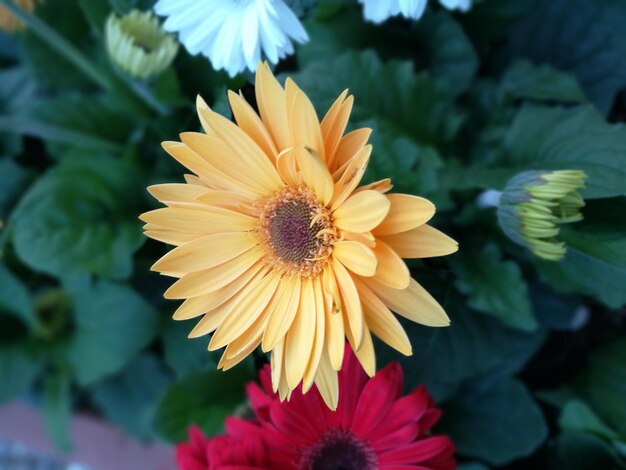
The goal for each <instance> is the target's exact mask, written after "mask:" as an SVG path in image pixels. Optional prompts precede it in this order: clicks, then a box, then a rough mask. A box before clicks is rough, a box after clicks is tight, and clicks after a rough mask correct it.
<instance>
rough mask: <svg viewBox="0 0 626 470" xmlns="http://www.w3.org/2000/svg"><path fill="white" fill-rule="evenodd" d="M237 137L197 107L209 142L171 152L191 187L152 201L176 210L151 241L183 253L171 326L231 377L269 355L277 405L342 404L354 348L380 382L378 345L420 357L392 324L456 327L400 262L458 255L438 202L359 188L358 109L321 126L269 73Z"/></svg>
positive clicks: (174, 146)
mask: <svg viewBox="0 0 626 470" xmlns="http://www.w3.org/2000/svg"><path fill="white" fill-rule="evenodd" d="M228 97H229V101H230V105H231V108H232V111H233V114H234V117H235V120H236V124H235V123H233V122H231V121H230V120H228V119H226V118H225V117H223V116H221V115H219V114H217V113H215V112H213V111H212V110H211V109H210V108H209V107H208V106H207V105H206V103H205V102H204V101H202V99H200V98H198V102H197V108H198V114H199V117H200V121H201V123H202V126H203V128H204V131H205V132H204V133H198V132H185V133H183V134H181V142H164V143H163V147H164V148H165V150H166V151H167V152H168V153H169V154H170V155H171V156H172V157H174V158H175V159H176V160H178V161H179V162H180V163H181V164H182V165H183V166H185V167H186V168H187V169H189V171H191V174H188V175H186V176H185V180H186V183H184V184H160V185H156V186H151V187H150V188H148V190H149V191H150V193H151V194H152V195H153V196H154V197H156V198H157V199H158V200H159V201H161V202H162V203H163V204H165V205H166V207H164V208H161V209H157V210H153V211H150V212H147V213H145V214H143V215H142V216H141V219H142V220H143V221H144V222H145V223H146V225H145V227H144V228H145V231H146V232H145V233H146V235H147V236H149V237H151V238H154V239H156V240H160V241H162V242H165V243H168V244H170V245H174V246H175V247H176V248H174V249H173V250H172V251H170V252H169V253H167V254H166V255H165V256H163V257H162V258H161V259H160V260H159V261H157V262H156V263H155V265H154V266H153V268H152V269H153V270H155V271H159V272H161V273H162V274H164V275H167V276H171V277H174V278H176V279H177V280H176V282H174V284H173V285H172V286H171V287H170V288H169V289H168V290H167V291H166V292H165V297H166V298H168V299H184V302H183V303H182V305H181V306H180V307H179V308H178V310H176V312H175V314H174V318H175V319H177V320H185V319H190V318H196V317H201V319H200V321H199V322H198V323H197V325H196V326H195V328H194V329H193V330H192V331H191V333H190V337H198V336H203V335H206V334H209V333H212V338H211V341H210V343H209V350H216V349H219V348H222V347H226V349H225V351H224V354H223V356H222V359H221V361H220V363H219V367H220V368H222V369H228V368H231V367H233V366H234V365H235V364H237V363H238V362H240V361H241V360H242V359H244V358H245V357H246V356H247V355H249V354H250V353H251V352H252V351H253V350H254V349H256V348H257V347H258V346H259V345H260V346H261V348H262V350H263V351H265V352H270V354H271V355H270V359H271V369H272V373H271V376H272V383H273V387H274V389H275V390H276V391H277V392H278V393H279V394H280V396H281V398H283V399H284V398H286V397H288V396H289V394H290V393H291V391H292V390H294V389H295V388H296V387H298V386H299V385H300V384H302V387H303V391H304V392H306V391H307V390H309V389H310V388H311V386H312V385H313V384H314V383H315V384H316V385H317V387H318V389H319V390H320V392H321V393H322V395H323V397H324V400H325V401H326V403H327V404H328V406H329V407H331V408H333V409H334V408H335V407H336V405H337V399H338V386H337V371H338V370H339V369H340V368H341V364H342V360H343V355H344V343H345V339H346V338H347V339H348V342H349V344H350V346H351V347H352V349H353V350H354V352H355V354H356V356H357V358H358V359H359V361H360V363H361V365H362V366H363V368H364V369H365V371H366V372H367V373H368V374H369V375H370V376H371V375H373V374H374V372H375V369H376V364H375V353H374V346H373V343H372V333H374V334H375V335H376V336H378V337H379V338H380V339H381V340H382V341H384V342H386V343H387V344H389V345H390V346H392V347H394V348H395V349H397V350H398V351H400V352H401V353H403V354H406V355H410V354H411V352H412V351H411V344H410V342H409V339H408V337H407V335H406V333H405V332H404V330H403V328H402V326H401V325H400V322H399V321H398V319H397V318H396V317H395V315H394V314H393V313H392V311H394V312H396V313H397V314H399V315H401V316H403V317H406V318H408V319H410V320H412V321H415V322H418V323H421V324H424V325H428V326H434V327H441V326H447V325H449V323H450V321H449V319H448V316H447V315H446V314H445V312H444V311H443V309H442V308H441V306H440V305H439V304H438V303H437V301H436V300H435V299H433V297H432V296H430V295H429V294H428V293H427V292H426V291H425V290H424V289H423V288H422V287H421V286H420V285H419V284H418V283H417V281H415V280H414V279H412V278H411V275H410V273H409V269H408V268H407V266H406V264H405V263H404V261H403V260H402V258H426V257H433V256H442V255H447V254H450V253H453V252H455V251H456V250H457V243H456V242H455V241H454V240H452V239H451V238H449V237H447V236H446V235H444V234H443V233H441V232H439V231H438V230H436V229H434V228H433V227H431V226H429V225H427V224H426V222H428V221H429V220H430V218H431V217H432V216H433V215H434V213H435V207H434V205H433V204H432V203H430V202H429V201H428V200H426V199H423V198H421V197H417V196H411V195H407V194H388V193H389V191H390V190H391V187H392V186H391V182H390V180H388V179H386V180H381V181H378V182H375V183H372V184H369V185H366V186H362V187H359V183H360V182H361V179H362V177H363V174H364V172H365V169H366V167H367V164H368V161H369V158H370V154H371V152H372V146H371V145H368V144H367V141H368V138H369V135H370V132H371V131H370V129H357V130H354V131H351V132H348V133H346V132H345V131H346V126H347V124H348V118H349V115H350V112H351V110H352V104H353V97H352V96H348V93H347V91H345V92H343V93H342V94H341V95H340V96H339V98H337V100H336V101H335V103H334V104H333V105H332V106H331V108H330V109H329V110H328V112H327V113H326V115H325V116H324V118H323V119H322V121H321V122H320V121H319V119H318V117H317V114H316V112H315V110H314V108H313V105H312V104H311V102H310V100H309V99H308V98H307V96H306V95H305V94H304V92H303V91H302V90H300V89H299V88H298V86H297V85H296V84H295V83H294V82H293V81H292V80H291V79H287V81H286V83H285V87H284V88H283V87H282V86H281V85H280V84H279V82H278V81H277V80H276V78H274V76H273V75H272V73H271V71H270V69H269V67H268V65H267V64H261V65H260V67H259V70H258V72H257V75H256V100H257V103H258V107H259V113H258V114H257V112H256V111H255V110H254V109H253V108H252V107H251V106H250V105H249V104H248V103H247V102H246V101H245V100H244V98H243V97H242V95H241V94H236V93H233V92H230V93H229V95H228Z"/></svg>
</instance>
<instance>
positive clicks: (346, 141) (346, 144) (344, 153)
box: [329, 128, 372, 172]
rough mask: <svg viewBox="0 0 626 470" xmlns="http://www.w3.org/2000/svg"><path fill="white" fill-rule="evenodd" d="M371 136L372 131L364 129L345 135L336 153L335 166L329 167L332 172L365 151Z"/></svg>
mask: <svg viewBox="0 0 626 470" xmlns="http://www.w3.org/2000/svg"><path fill="white" fill-rule="evenodd" d="M371 134H372V130H371V129H367V128H364V129H356V130H354V131H352V132H348V133H347V134H346V135H344V136H343V137H342V138H341V141H340V142H339V147H337V150H336V151H335V156H334V159H333V164H332V166H330V165H329V168H330V171H332V172H334V171H335V170H337V169H338V168H341V167H342V166H344V165H345V164H346V163H348V162H349V161H350V160H352V159H353V158H355V157H356V155H357V154H358V153H359V152H361V151H362V150H363V147H365V145H366V144H367V141H368V140H369V138H370V135H371Z"/></svg>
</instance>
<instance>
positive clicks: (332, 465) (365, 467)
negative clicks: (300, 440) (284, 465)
mask: <svg viewBox="0 0 626 470" xmlns="http://www.w3.org/2000/svg"><path fill="white" fill-rule="evenodd" d="M377 468H378V465H377V459H376V453H375V452H374V451H373V450H372V449H371V448H370V447H369V446H368V445H367V444H366V443H365V442H363V441H362V440H361V439H359V438H357V437H356V436H355V435H354V434H352V432H350V431H345V430H343V429H333V430H331V431H328V432H327V433H326V434H324V436H323V437H322V439H321V440H320V441H319V442H317V443H316V444H315V445H313V446H311V447H309V448H308V449H307V450H306V451H305V452H304V453H303V454H302V456H301V457H300V461H299V462H298V470H375V469H377Z"/></svg>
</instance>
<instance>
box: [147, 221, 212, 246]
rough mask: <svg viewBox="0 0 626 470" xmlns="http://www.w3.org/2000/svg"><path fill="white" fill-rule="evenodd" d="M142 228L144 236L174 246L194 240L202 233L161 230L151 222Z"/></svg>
mask: <svg viewBox="0 0 626 470" xmlns="http://www.w3.org/2000/svg"><path fill="white" fill-rule="evenodd" d="M144 229H145V232H144V233H143V234H144V235H145V236H146V237H150V238H152V239H154V240H158V241H160V242H163V243H167V244H168V245H174V246H179V245H182V244H183V243H187V242H190V241H191V240H195V239H196V238H198V237H200V236H202V234H198V233H189V232H178V231H176V230H163V229H161V228H160V227H158V226H153V225H151V224H147V225H146V226H145V227H144Z"/></svg>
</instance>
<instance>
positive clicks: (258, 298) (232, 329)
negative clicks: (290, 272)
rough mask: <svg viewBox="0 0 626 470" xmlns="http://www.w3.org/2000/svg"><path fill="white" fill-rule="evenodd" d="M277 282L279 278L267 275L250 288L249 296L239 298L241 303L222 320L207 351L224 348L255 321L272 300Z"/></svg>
mask: <svg viewBox="0 0 626 470" xmlns="http://www.w3.org/2000/svg"><path fill="white" fill-rule="evenodd" d="M279 281H280V277H279V276H277V275H274V274H269V275H267V276H265V277H264V278H263V279H261V280H260V281H259V282H258V283H257V285H256V286H255V287H253V288H252V290H251V291H250V294H249V295H247V296H245V297H244V296H240V297H241V301H240V302H239V303H238V304H237V305H236V307H235V311H234V313H233V314H231V315H229V316H228V317H227V318H226V319H225V320H224V322H223V323H222V324H221V325H220V326H219V328H218V329H217V330H216V331H215V334H214V335H213V337H212V338H211V342H210V343H209V351H215V350H216V349H219V348H221V347H224V346H226V345H227V344H228V343H230V342H231V341H233V340H234V339H235V338H237V337H239V336H240V335H241V334H242V333H243V332H245V331H246V329H248V328H249V327H250V326H251V325H252V323H254V322H255V321H257V320H258V318H259V316H260V315H261V314H262V313H263V311H264V310H265V307H267V304H268V303H269V302H270V301H271V300H272V297H273V296H274V294H275V292H276V288H277V287H278V283H279Z"/></svg>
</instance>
